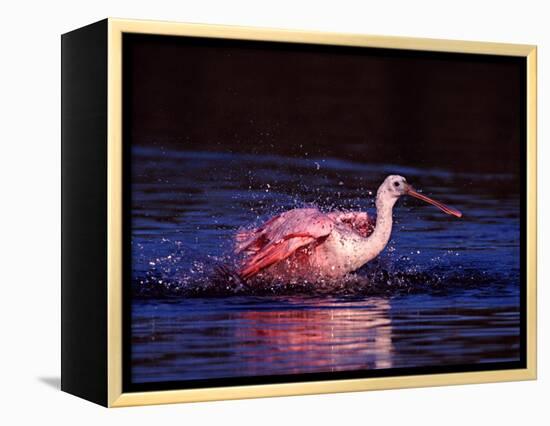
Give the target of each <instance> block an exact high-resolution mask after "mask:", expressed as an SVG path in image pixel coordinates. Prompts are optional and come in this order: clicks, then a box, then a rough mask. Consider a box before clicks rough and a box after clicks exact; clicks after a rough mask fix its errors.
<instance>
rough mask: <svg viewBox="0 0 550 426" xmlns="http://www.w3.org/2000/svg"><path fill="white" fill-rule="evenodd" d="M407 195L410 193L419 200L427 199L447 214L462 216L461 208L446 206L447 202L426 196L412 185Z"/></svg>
mask: <svg viewBox="0 0 550 426" xmlns="http://www.w3.org/2000/svg"><path fill="white" fill-rule="evenodd" d="M407 195H410V196H411V197H414V198H418V199H419V200H422V201H425V202H426V203H429V204H432V205H434V206H436V207H437V208H439V209H441V210H442V211H444V212H445V213H447V214H450V215H453V216H456V217H462V212H461V211H460V210H457V209H454V208H452V207H449V206H446V205H445V204H443V203H440V202H439V201H436V200H434V199H432V198H430V197H427V196H425V195H424V194H421V193H419V192H416V190H415V189H414V188H412V187H410V186H409V188H408V189H407Z"/></svg>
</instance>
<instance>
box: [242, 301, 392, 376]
mask: <svg viewBox="0 0 550 426" xmlns="http://www.w3.org/2000/svg"><path fill="white" fill-rule="evenodd" d="M325 306H327V305H323V304H322V303H320V302H319V303H311V304H307V305H306V306H304V304H303V302H300V304H299V306H296V309H294V308H293V306H292V303H290V304H289V306H288V308H287V309H285V310H265V311H248V312H247V311H245V312H240V313H238V314H237V316H236V317H235V319H237V320H239V321H240V327H239V329H238V332H237V333H238V338H239V341H241V342H244V343H243V346H245V347H246V351H245V353H246V356H245V357H244V358H243V361H244V366H243V367H244V368H246V370H247V371H246V372H247V373H248V374H262V370H263V369H264V368H267V369H269V370H270V371H273V370H275V371H277V374H293V373H305V372H330V371H345V370H356V369H380V368H391V367H392V361H391V352H392V339H391V335H392V327H391V319H390V318H389V315H388V313H389V309H390V303H389V301H388V300H386V299H381V298H373V299H369V300H368V301H353V302H346V303H342V304H340V306H334V303H331V305H330V306H327V307H325Z"/></svg>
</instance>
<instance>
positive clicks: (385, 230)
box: [356, 194, 397, 269]
mask: <svg viewBox="0 0 550 426" xmlns="http://www.w3.org/2000/svg"><path fill="white" fill-rule="evenodd" d="M396 201H397V198H393V197H391V198H386V197H382V196H380V194H378V196H377V197H376V226H375V228H374V231H373V233H372V234H371V235H369V236H368V237H367V238H362V239H361V240H360V241H359V242H358V247H357V259H356V262H357V265H356V266H357V269H358V268H360V267H361V266H363V265H364V264H365V263H367V262H369V261H371V260H372V259H374V258H375V257H376V256H378V255H379V254H380V252H381V251H382V250H384V248H385V247H386V245H387V244H388V241H389V240H390V236H391V230H392V225H393V206H394V205H395V202H396Z"/></svg>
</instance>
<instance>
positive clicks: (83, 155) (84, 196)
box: [61, 19, 108, 406]
mask: <svg viewBox="0 0 550 426" xmlns="http://www.w3.org/2000/svg"><path fill="white" fill-rule="evenodd" d="M107 37H108V20H107V19H105V20H102V21H99V22H96V23H95V24H91V25H88V26H86V27H84V28H80V29H78V30H75V31H72V32H70V33H67V34H64V35H63V36H62V37H61V390H63V391H65V392H68V393H71V394H73V395H76V396H79V397H82V398H84V399H87V400H89V401H92V402H95V403H97V404H101V405H103V406H107V403H108V401H107V375H108V373H107V53H108V51H107V49H108V47H107Z"/></svg>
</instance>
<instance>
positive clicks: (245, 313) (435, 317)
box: [131, 147, 520, 383]
mask: <svg viewBox="0 0 550 426" xmlns="http://www.w3.org/2000/svg"><path fill="white" fill-rule="evenodd" d="M388 174H401V175H403V176H405V177H406V178H407V179H408V180H409V181H410V182H411V183H413V185H414V186H415V187H417V188H420V189H422V190H424V192H425V193H426V194H427V195H430V196H433V197H434V198H436V199H440V200H441V201H443V202H445V203H448V204H449V205H452V206H453V207H456V208H458V209H460V210H461V211H462V212H463V213H464V217H463V218H462V219H456V218H452V217H450V216H447V215H444V214H442V213H441V212H440V211H439V210H437V209H436V208H434V207H431V206H428V205H424V204H422V203H421V202H419V201H417V200H412V199H406V198H403V199H401V200H400V201H399V202H398V203H397V206H396V208H395V210H394V218H395V225H394V230H393V233H392V239H391V241H390V243H389V244H388V247H387V248H386V250H385V251H384V252H383V253H382V255H381V256H380V257H379V258H378V259H377V260H376V261H374V262H371V263H370V264H368V265H367V266H365V267H364V268H362V269H361V270H359V271H358V272H357V273H356V274H353V275H352V276H350V277H348V278H346V279H343V280H340V281H339V282H333V283H327V284H326V285H322V286H315V285H312V284H310V283H308V284H305V283H298V284H293V285H285V283H266V284H265V285H263V286H258V287H254V288H249V287H247V286H243V285H242V284H241V283H238V282H236V281H235V280H232V279H231V277H227V276H224V275H223V274H222V275H220V274H218V273H216V265H220V264H223V265H226V266H227V267H229V268H232V267H234V265H235V264H236V262H238V259H235V258H234V257H233V256H232V254H231V252H232V250H231V247H232V236H233V235H234V233H235V231H236V230H237V229H239V228H241V227H249V226H254V225H258V224H260V223H261V222H262V221H264V220H266V219H267V218H269V217H270V216H272V215H274V214H277V213H279V212H282V211H285V210H288V209H290V208H295V207H305V206H311V205H314V206H317V207H318V208H320V209H322V210H326V211H329V210H333V209H339V210H366V211H369V212H374V204H373V201H374V194H375V193H376V189H377V187H378V185H379V184H380V183H381V182H382V180H383V179H384V178H385V177H386V176H387V175H388ZM516 182H517V180H516V179H515V176H513V175H507V174H500V175H495V174H490V175H489V174H471V173H470V174H466V173H463V174H459V173H451V172H449V171H446V170H438V169H417V168H414V167H404V166H398V165H392V164H384V165H380V164H376V165H374V164H364V163H354V162H350V161H344V160H341V159H336V158H323V159H321V158H307V157H306V158H302V159H297V158H288V157H282V156H281V157H279V156H257V155H247V154H231V153H214V152H183V151H177V152H176V151H168V150H165V149H163V148H162V147H156V148H153V147H151V148H140V147H134V148H133V152H132V253H133V264H132V292H133V299H132V300H133V301H132V316H131V318H132V321H131V323H132V324H131V327H132V329H131V343H132V350H131V357H132V369H131V378H132V381H133V382H135V383H144V382H170V381H180V380H195V379H214V378H231V377H240V376H258V375H279V374H301V373H313V372H332V371H351V370H369V369H386V368H401V367H424V366H441V365H449V366H452V365H460V364H479V363H489V362H506V361H517V360H519V334H520V333H519V320H520V312H519V297H520V296H519V281H520V278H519V277H520V272H519V198H518V197H519V196H518V193H517V191H515V189H514V188H516V187H517V185H516Z"/></svg>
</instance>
